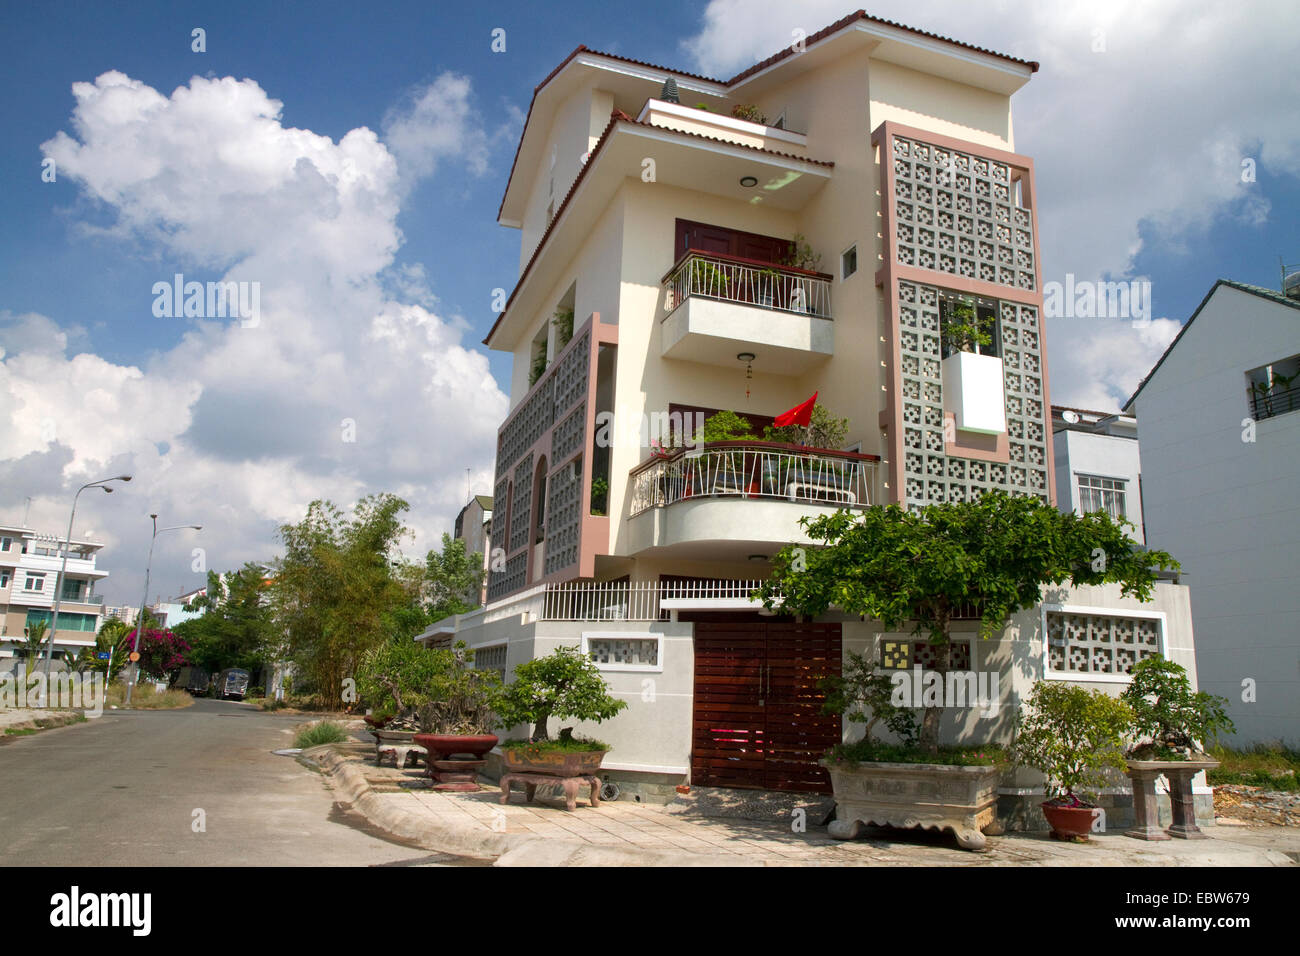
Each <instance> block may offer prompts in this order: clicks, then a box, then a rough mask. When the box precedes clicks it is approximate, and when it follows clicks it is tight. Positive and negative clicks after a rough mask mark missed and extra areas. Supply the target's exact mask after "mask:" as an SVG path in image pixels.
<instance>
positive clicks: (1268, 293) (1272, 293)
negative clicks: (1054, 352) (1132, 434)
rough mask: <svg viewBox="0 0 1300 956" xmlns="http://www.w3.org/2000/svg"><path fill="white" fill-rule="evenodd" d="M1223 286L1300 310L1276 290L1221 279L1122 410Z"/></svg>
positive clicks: (1296, 302) (1144, 385) (1294, 302)
mask: <svg viewBox="0 0 1300 956" xmlns="http://www.w3.org/2000/svg"><path fill="white" fill-rule="evenodd" d="M1221 285H1226V286H1228V288H1230V289H1236V290H1237V291H1238V292H1245V293H1246V294H1247V295H1255V296H1259V297H1260V298H1261V299H1269V300H1271V301H1273V302H1276V303H1277V304H1278V305H1285V306H1289V307H1290V308H1292V309H1300V300H1297V299H1290V298H1287V297H1286V296H1285V295H1283V294H1282V293H1281V292H1278V291H1277V290H1276V289H1265V288H1264V287H1263V286H1258V285H1251V284H1250V283H1247V282H1234V281H1233V280H1232V279H1220V280H1219V281H1218V282H1216V283H1214V285H1213V286H1212V287H1211V288H1210V291H1209V292H1207V293H1205V298H1204V299H1202V300H1201V304H1200V305H1198V306H1197V307H1196V311H1195V312H1193V313H1192V317H1191V318H1190V319H1188V320H1187V321H1186V322H1184V323H1183V327H1182V328H1181V329H1179V330H1178V334H1177V335H1175V336H1174V340H1173V341H1172V342H1170V343H1169V346H1168V347H1167V348H1166V349H1165V350H1164V352H1162V353H1161V355H1160V358H1159V359H1157V360H1156V364H1155V365H1153V366H1151V371H1149V372H1147V374H1146V377H1145V378H1143V379H1142V381H1141V382H1139V383H1138V387H1137V390H1136V391H1135V392H1134V393H1133V394H1132V395H1130V396H1129V398H1128V401H1127V402H1125V403H1124V404H1123V405H1122V406H1120V407H1121V408H1124V409H1127V408H1129V406H1131V405H1132V404H1133V402H1134V401H1135V400H1136V399H1137V397H1138V395H1140V394H1142V389H1144V388H1146V387H1147V382H1149V381H1151V379H1152V378H1153V377H1154V376H1155V374H1156V372H1157V371H1158V370H1159V369H1160V366H1161V365H1163V364H1164V361H1165V359H1166V358H1167V357H1168V355H1169V353H1170V352H1172V351H1173V350H1174V346H1175V345H1177V344H1178V343H1179V341H1180V340H1181V339H1182V337H1183V335H1184V334H1186V332H1187V330H1188V329H1190V328H1191V327H1192V323H1193V322H1195V321H1196V317H1197V316H1198V315H1200V314H1201V310H1202V309H1204V308H1205V303H1207V302H1209V301H1210V298H1211V297H1212V296H1213V295H1214V293H1215V292H1217V291H1219V286H1221Z"/></svg>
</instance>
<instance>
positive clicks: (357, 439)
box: [0, 0, 1300, 603]
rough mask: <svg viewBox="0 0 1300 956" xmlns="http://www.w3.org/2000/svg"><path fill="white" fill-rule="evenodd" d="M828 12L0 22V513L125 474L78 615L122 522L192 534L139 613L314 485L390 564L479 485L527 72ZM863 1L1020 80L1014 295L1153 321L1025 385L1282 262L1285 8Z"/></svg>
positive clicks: (280, 8) (653, 9)
mask: <svg viewBox="0 0 1300 956" xmlns="http://www.w3.org/2000/svg"><path fill="white" fill-rule="evenodd" d="M850 12H852V8H851V7H850V6H847V5H845V4H843V3H831V2H824V0H806V2H799V3H790V2H785V3H779V2H772V0H712V2H709V3H707V4H705V5H700V4H699V3H698V2H695V3H687V2H678V0H660V2H658V3H655V4H650V5H645V4H625V3H610V2H608V0H606V2H599V3H587V2H583V3H577V2H564V3H548V4H537V3H481V4H476V5H472V7H471V5H464V4H455V5H453V4H443V3H427V2H425V3H413V2H412V3H407V2H392V3H382V4H371V5H362V4H355V3H331V2H325V3H311V4H304V3H292V2H285V3H274V4H271V3H267V4H252V3H220V4H218V3H192V4H186V3H170V2H169V3H149V2H140V3H132V4H130V5H123V8H122V9H114V8H111V7H109V6H107V5H102V4H97V3H96V4H92V3H57V2H56V3H44V4H37V5H27V4H23V5H19V4H16V3H10V4H7V5H5V7H4V9H3V11H0V80H3V87H2V88H3V90H4V92H3V93H2V94H0V98H2V102H3V113H2V114H0V115H2V116H3V121H4V122H3V134H2V135H3V144H4V148H3V150H0V177H2V178H0V181H2V182H3V183H4V187H3V189H0V436H2V437H3V440H2V441H0V521H5V522H22V521H23V519H24V516H26V520H27V524H28V525H29V526H31V527H34V528H37V529H38V530H41V531H44V532H49V533H59V534H62V533H63V531H64V530H65V529H66V526H67V521H68V512H69V508H70V506H71V504H72V500H73V495H74V493H75V492H76V490H77V488H78V487H79V486H80V485H82V484H84V483H86V482H89V481H94V480H96V479H99V478H104V477H108V476H111V475H116V474H120V473H130V474H133V475H134V480H133V481H132V482H131V483H130V484H129V485H126V486H123V487H121V488H120V491H119V493H115V494H113V495H111V496H106V495H103V494H99V493H97V492H95V491H93V489H92V490H91V491H89V492H85V493H83V494H82V495H81V497H80V499H79V502H78V506H77V507H78V510H77V523H76V531H75V534H76V535H77V536H90V537H93V539H94V540H96V541H102V542H103V543H104V544H105V548H104V550H103V552H102V557H101V559H100V564H101V566H103V567H105V568H106V569H108V570H109V571H110V572H111V576H110V577H109V578H108V579H107V580H106V581H105V582H104V583H103V584H102V585H101V586H100V588H99V591H100V593H103V594H105V595H106V596H107V598H108V601H109V603H137V602H138V601H139V593H140V589H141V588H142V587H143V585H144V580H143V575H144V565H145V562H146V559H147V556H148V551H149V544H150V535H151V532H150V528H151V525H150V521H149V517H148V516H149V515H150V514H152V513H157V514H158V515H159V525H160V526H169V525H182V524H201V525H203V530H202V531H201V532H197V533H195V532H189V531H184V532H174V533H168V534H165V535H163V536H161V537H159V538H158V541H157V548H156V551H155V554H154V558H153V574H152V583H151V587H150V598H151V599H152V598H154V597H157V596H161V597H164V598H166V597H170V596H176V595H178V594H181V593H184V592H186V591H189V590H191V589H193V588H195V587H198V586H201V584H202V583H203V571H204V570H205V569H212V570H218V571H220V570H227V569H230V568H235V567H238V566H239V565H241V564H242V563H243V562H245V561H248V560H266V559H269V558H270V557H272V556H273V555H275V554H276V553H277V544H278V538H277V529H278V528H279V527H280V526H281V525H282V524H285V523H288V522H293V521H297V520H300V519H301V517H302V515H303V513H304V512H305V509H306V506H307V504H308V503H309V502H310V501H312V500H313V499H316V498H328V499H330V500H332V501H334V502H336V503H338V504H340V505H343V506H345V507H346V506H350V505H351V504H352V503H353V502H355V501H356V500H357V498H359V497H360V496H362V495H366V494H373V493H378V492H384V491H387V492H392V493H395V494H398V495H400V496H401V497H403V498H404V499H406V500H407V501H408V502H409V503H410V505H411V510H410V512H409V513H408V514H407V515H406V516H405V517H406V523H407V524H408V525H409V526H410V527H411V528H413V529H414V531H415V534H414V536H413V537H412V538H411V539H409V540H407V541H406V542H404V545H403V549H404V551H405V552H406V553H407V555H408V556H410V557H413V558H418V557H419V556H420V555H422V554H423V553H424V552H425V551H426V550H428V549H429V548H431V547H435V546H436V545H437V542H438V539H439V537H440V536H441V534H442V533H443V532H444V531H449V530H450V528H451V524H452V521H453V520H454V517H455V515H456V513H457V511H458V510H459V509H460V507H461V505H462V504H463V503H464V502H465V500H466V487H467V477H468V481H469V486H470V487H471V488H472V490H473V491H474V492H477V493H490V491H491V474H492V467H493V460H492V459H493V454H494V450H495V436H496V430H497V427H498V425H499V424H500V422H501V420H502V418H503V417H504V415H505V413H506V410H507V407H508V397H507V394H506V389H507V388H508V380H509V356H508V355H504V354H501V353H489V352H488V351H487V350H486V348H485V347H484V346H482V345H481V344H480V343H481V340H482V338H483V336H484V334H485V333H486V331H487V330H488V328H490V326H491V323H492V321H493V320H494V319H495V314H494V313H493V312H492V310H491V303H492V292H493V290H494V289H497V288H505V289H510V288H513V285H514V282H515V280H516V278H517V271H518V259H519V234H518V232H517V231H516V230H512V229H506V228H504V227H502V226H499V225H497V223H496V213H497V208H498V204H499V203H500V200H501V195H502V193H503V191H504V188H505V183H506V178H507V176H508V175H509V171H510V166H511V162H512V160H513V158H514V152H515V147H516V145H517V143H518V138H519V135H520V133H521V131H522V126H523V120H524V116H525V113H526V111H527V108H528V103H529V100H530V98H531V96H532V91H533V88H534V86H535V85H536V84H537V83H538V82H540V81H541V79H542V78H544V77H545V76H546V75H547V74H548V73H549V72H550V71H551V70H552V69H553V68H554V67H555V66H556V65H557V64H558V63H559V62H560V61H561V60H562V59H563V58H564V57H565V56H566V55H567V54H568V53H569V52H570V51H571V50H572V49H573V48H574V47H575V46H577V45H578V44H585V45H586V46H587V47H589V48H591V49H596V50H601V51H604V52H610V53H618V54H621V55H624V56H629V57H633V58H636V59H640V60H645V61H648V62H651V63H655V64H660V65H663V66H665V67H669V68H674V69H679V70H686V71H690V72H697V73H702V74H705V75H709V76H715V77H719V78H724V79H725V78H727V77H730V76H732V75H734V74H735V73H737V72H739V71H740V70H742V69H744V68H746V67H747V66H749V65H751V64H752V63H754V62H756V61H758V60H761V59H763V58H765V57H767V56H769V55H771V54H772V53H774V52H776V51H777V50H779V49H781V48H783V47H785V46H787V45H788V44H789V43H790V38H791V37H792V36H793V35H794V34H793V31H795V30H802V31H804V32H805V33H806V34H811V33H814V32H815V31H816V30H818V29H820V28H822V27H824V26H826V25H828V24H829V23H831V22H833V21H835V20H837V19H839V18H840V17H842V16H844V15H846V14H848V13H850ZM868 12H869V13H871V14H873V15H875V16H878V17H881V18H884V19H888V20H894V21H897V22H901V23H905V24H907V25H909V26H913V27H917V28H919V29H923V30H928V31H931V32H934V33H938V34H941V35H944V36H948V37H953V38H956V39H959V40H963V41H965V42H969V43H972V44H975V45H977V46H982V47H986V48H990V49H993V50H997V51H999V52H1004V53H1007V54H1011V55H1013V56H1017V57H1021V58H1025V59H1031V60H1036V61H1039V62H1040V63H1041V64H1042V67H1041V69H1040V71H1039V72H1038V73H1037V74H1036V75H1035V76H1034V77H1033V79H1032V80H1031V81H1030V83H1029V84H1028V85H1027V86H1026V87H1025V88H1024V89H1023V90H1021V91H1020V92H1019V93H1017V94H1016V95H1015V97H1014V98H1013V101H1012V104H1013V115H1014V129H1015V140H1016V142H1015V146H1016V150H1017V152H1020V153H1024V154H1027V155H1029V156H1031V157H1033V158H1034V162H1035V169H1036V176H1037V192H1038V197H1037V204H1038V210H1039V232H1040V241H1041V244H1042V278H1043V281H1044V283H1048V282H1053V281H1057V282H1062V283H1064V282H1065V281H1066V279H1067V276H1073V277H1075V280H1076V281H1107V280H1109V281H1119V280H1124V281H1139V282H1144V283H1149V287H1146V286H1144V288H1149V289H1150V304H1151V311H1150V315H1149V316H1148V317H1147V318H1149V321H1142V322H1137V323H1135V322H1133V321H1131V320H1126V319H1116V318H1111V319H1104V318H1103V319H1096V318H1092V319H1084V318H1049V319H1048V358H1049V368H1050V373H1051V385H1052V399H1053V401H1054V402H1056V403H1058V404H1067V405H1076V406H1081V407H1086V408H1094V409H1099V410H1115V409H1118V408H1119V406H1120V404H1121V403H1122V402H1123V401H1124V399H1125V398H1126V397H1127V396H1128V395H1129V394H1130V393H1131V392H1132V390H1133V389H1134V387H1135V386H1136V385H1137V383H1138V381H1140V379H1141V377H1142V376H1143V375H1145V374H1146V372H1147V371H1148V370H1149V369H1150V367H1151V365H1152V364H1153V363H1154V362H1155V360H1156V359H1157V358H1158V357H1159V355H1160V354H1161V352H1162V351H1163V350H1164V348H1165V346H1166V345H1167V344H1168V343H1169V342H1170V341H1171V340H1172V338H1173V337H1174V335H1176V334H1177V331H1178V329H1179V327H1180V325H1181V323H1183V322H1185V321H1186V320H1187V318H1188V317H1189V316H1190V315H1191V313H1192V311H1193V310H1194V309H1195V307H1196V305H1197V303H1199V302H1200V300H1201V298H1202V297H1203V296H1204V295H1205V293H1206V292H1207V291H1208V290H1209V288H1210V286H1211V285H1212V284H1213V283H1214V281H1215V280H1216V279H1217V278H1220V277H1225V278H1232V279H1236V280H1239V281H1243V282H1252V283H1256V284H1259V285H1263V286H1267V287H1270V288H1277V287H1278V284H1279V274H1278V270H1279V267H1278V257H1279V256H1283V257H1284V258H1286V261H1288V262H1293V263H1300V227H1298V226H1297V219H1298V217H1297V212H1298V211H1300V70H1297V69H1296V68H1295V62H1296V53H1297V47H1300V41H1298V40H1297V37H1300V29H1298V27H1300V12H1298V11H1297V9H1296V8H1295V6H1294V4H1293V3H1291V2H1289V0H1282V2H1263V0H1260V2H1239V0H1238V2H1232V0H1230V2H1208V0H1200V2H1198V0H1191V2H1181V0H1180V2H1132V0H1128V2H1123V3H1120V2H1109V0H1100V2H1098V0H1087V2H1055V3H1044V2H1040V0H995V2H979V0H965V2H939V0H908V2H897V0H888V2H880V3H876V4H874V5H872V6H871V7H870V8H869V9H868ZM611 14H614V15H611ZM196 29H201V30H202V31H203V33H202V44H201V45H202V47H203V49H202V50H201V51H199V50H196V49H195V46H196V45H198V44H197V42H196V38H195V35H194V32H193V31H194V30H196ZM494 31H504V40H505V44H504V45H505V49H504V51H500V52H498V51H494V50H493V38H494ZM496 36H498V37H499V36H501V34H499V33H498V34H496ZM496 45H497V46H498V47H499V46H500V45H501V44H500V43H499V42H498V43H497V44H496ZM51 160H52V166H51V164H50V162H49V161H51ZM51 170H52V175H51ZM51 179H52V181H50V180H51ZM176 274H181V275H183V276H184V281H198V282H208V281H216V280H223V281H231V282H240V281H245V282H252V281H254V280H257V281H259V282H260V286H259V298H258V300H257V310H256V314H255V316H253V317H252V318H248V319H244V320H241V319H239V318H234V319H230V318H197V317H188V318H187V317H185V316H184V315H174V314H169V311H170V310H167V309H164V308H162V305H161V304H160V301H159V300H160V298H161V299H163V300H165V299H166V298H167V297H166V296H162V297H160V296H159V295H158V294H156V293H155V291H154V286H155V284H156V283H159V282H164V283H171V282H172V281H173V277H174V276H175V275H176ZM268 277H270V278H269V279H268ZM245 288H246V289H248V290H250V291H251V288H252V287H251V286H247V287H245ZM249 311H250V312H251V311H252V310H251V308H250V309H249ZM159 313H162V314H159ZM1243 334H1249V333H1248V330H1243ZM467 469H468V475H467ZM29 499H30V500H29ZM196 549H197V550H196Z"/></svg>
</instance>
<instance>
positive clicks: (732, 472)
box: [687, 411, 758, 495]
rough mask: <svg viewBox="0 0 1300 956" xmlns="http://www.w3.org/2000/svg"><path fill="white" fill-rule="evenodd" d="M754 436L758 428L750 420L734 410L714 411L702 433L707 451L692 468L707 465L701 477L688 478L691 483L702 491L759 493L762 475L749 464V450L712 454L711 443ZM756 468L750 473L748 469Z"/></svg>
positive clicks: (706, 420)
mask: <svg viewBox="0 0 1300 956" xmlns="http://www.w3.org/2000/svg"><path fill="white" fill-rule="evenodd" d="M753 437H754V428H753V426H752V425H751V424H750V423H749V421H748V420H747V419H745V418H742V417H741V416H739V415H737V414H736V413H735V412H733V411H721V412H716V413H714V414H713V415H710V416H709V417H708V418H707V419H705V420H704V430H703V432H702V433H701V435H700V436H699V437H698V440H699V441H703V442H704V445H705V448H706V454H705V455H704V456H703V457H702V458H700V459H699V461H698V462H696V463H692V464H690V465H689V466H688V468H691V469H694V468H695V467H703V468H704V469H705V471H704V472H703V473H702V474H701V476H700V478H699V479H698V480H696V476H695V475H694V474H692V475H691V479H692V480H688V482H687V485H688V487H692V486H694V487H696V488H697V490H698V491H699V493H700V494H706V495H707V494H714V493H717V492H718V491H719V490H721V492H722V493H724V494H726V493H735V492H740V493H742V494H757V493H758V475H757V473H756V466H755V468H750V469H746V468H745V453H744V452H743V451H734V452H727V453H725V454H722V455H712V456H711V455H708V454H707V446H708V444H709V443H710V442H726V441H744V440H745V439H752V438H753ZM747 471H749V472H754V473H753V474H747V473H746V472H747Z"/></svg>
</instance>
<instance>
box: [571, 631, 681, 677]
mask: <svg viewBox="0 0 1300 956" xmlns="http://www.w3.org/2000/svg"><path fill="white" fill-rule="evenodd" d="M660 640H661V638H660V636H659V635H658V634H635V633H621V632H618V631H605V632H600V633H587V634H583V635H582V653H584V654H587V655H588V656H590V657H591V659H592V660H593V661H594V662H595V664H596V666H597V667H598V668H599V669H600V670H609V671H662V670H663V664H662V655H661V653H660V647H659V642H660Z"/></svg>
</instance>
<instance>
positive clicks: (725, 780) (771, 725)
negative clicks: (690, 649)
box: [691, 621, 841, 793]
mask: <svg viewBox="0 0 1300 956" xmlns="http://www.w3.org/2000/svg"><path fill="white" fill-rule="evenodd" d="M840 653H841V651H840V625H839V624H795V623H791V622H783V621H782V622H778V621H746V622H743V623H720V622H714V621H709V622H699V623H697V624H696V625H695V707H694V727H693V741H692V752H691V781H692V782H693V783H695V784H697V785H699V786H707V787H748V788H760V789H764V790H800V791H815V792H818V793H829V792H830V778H829V777H828V776H827V774H826V771H825V770H823V769H822V768H821V767H819V766H817V761H818V759H819V758H820V757H821V756H822V754H823V753H824V752H825V751H826V749H827V748H828V747H831V746H832V745H834V744H836V743H839V741H840V718H839V717H837V716H834V715H824V714H822V712H821V708H822V704H823V702H824V701H825V699H826V695H825V693H824V692H823V691H822V690H820V689H819V688H818V687H817V683H818V681H820V680H821V679H822V678H824V677H828V676H831V675H835V674H839V673H840Z"/></svg>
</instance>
